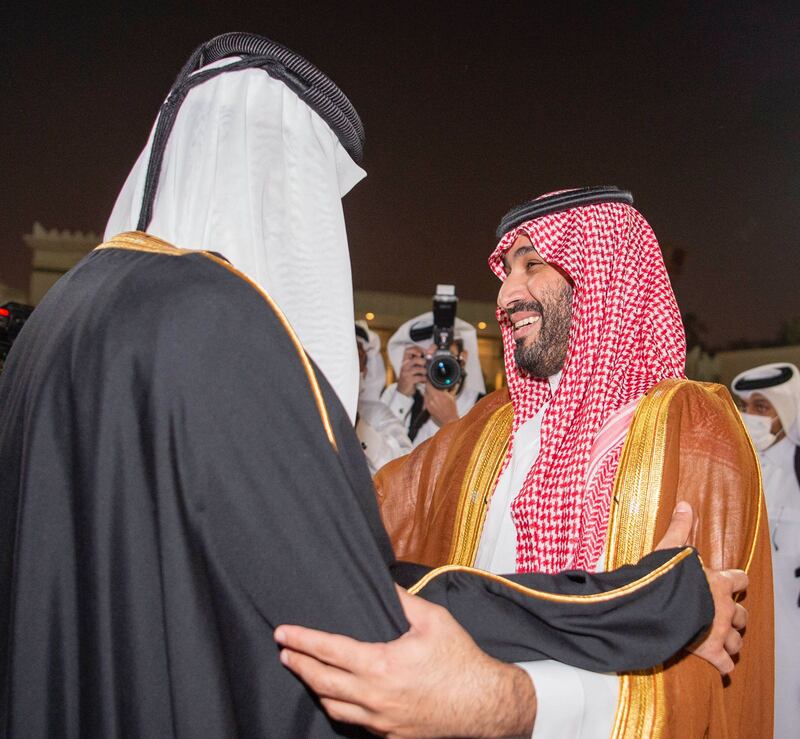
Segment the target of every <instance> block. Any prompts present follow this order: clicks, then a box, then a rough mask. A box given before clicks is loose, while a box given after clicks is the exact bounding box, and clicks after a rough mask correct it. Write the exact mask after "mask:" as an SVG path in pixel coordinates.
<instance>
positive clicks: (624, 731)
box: [611, 668, 665, 739]
mask: <svg viewBox="0 0 800 739" xmlns="http://www.w3.org/2000/svg"><path fill="white" fill-rule="evenodd" d="M663 683H664V675H663V671H662V669H661V668H656V669H654V670H643V671H642V672H630V673H627V674H625V675H621V676H620V685H619V700H618V702H617V714H616V717H615V720H614V728H613V729H612V731H611V739H640V738H641V737H659V736H661V735H662V734H663V732H664V719H665V706H664V684H663Z"/></svg>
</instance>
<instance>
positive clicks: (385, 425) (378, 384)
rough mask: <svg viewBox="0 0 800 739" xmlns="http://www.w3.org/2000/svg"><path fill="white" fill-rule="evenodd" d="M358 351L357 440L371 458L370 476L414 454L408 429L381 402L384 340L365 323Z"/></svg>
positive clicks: (358, 337)
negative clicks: (390, 463)
mask: <svg viewBox="0 0 800 739" xmlns="http://www.w3.org/2000/svg"><path fill="white" fill-rule="evenodd" d="M356 347H357V348H358V366H359V372H360V382H359V392H358V413H357V415H356V436H358V440H359V441H360V442H361V448H362V449H363V450H364V455H365V456H366V458H367V465H368V466H369V471H370V474H372V475H374V474H375V473H376V472H377V471H378V470H379V469H380V468H381V467H383V465H385V464H386V463H387V462H391V461H392V460H393V459H396V458H397V457H402V456H403V455H404V454H408V453H409V452H410V451H411V441H409V438H408V435H407V434H406V428H405V426H403V424H402V423H401V422H400V421H399V420H398V419H397V416H395V414H394V413H392V411H391V410H389V407H388V406H387V405H386V403H384V402H383V401H382V400H380V399H379V396H380V394H381V390H382V389H383V383H384V380H385V377H386V372H385V370H384V366H383V359H382V358H381V352H380V347H381V340H380V338H379V337H378V335H377V334H376V333H375V332H374V331H370V330H369V328H368V327H367V326H366V324H364V323H363V322H361V321H356Z"/></svg>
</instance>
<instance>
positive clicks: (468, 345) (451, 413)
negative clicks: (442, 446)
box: [381, 311, 486, 446]
mask: <svg viewBox="0 0 800 739" xmlns="http://www.w3.org/2000/svg"><path fill="white" fill-rule="evenodd" d="M428 326H430V327H431V331H430V332H428V333H427V337H426V338H425V339H424V340H421V339H417V340H416V341H414V340H413V339H412V335H413V336H414V337H417V336H418V335H419V334H420V333H424V329H425V327H428ZM432 329H433V312H432V311H428V312H427V313H423V314H422V315H419V316H417V317H416V318H412V319H411V320H410V321H407V322H406V323H404V324H403V325H402V326H401V327H400V328H399V329H397V331H396V332H395V333H394V334H393V335H392V337H391V338H390V339H389V343H388V344H387V353H388V355H389V361H390V362H391V363H392V368H393V369H394V372H395V375H396V376H397V382H396V383H392V384H391V385H389V386H388V387H387V388H386V390H384V392H383V395H382V396H381V399H382V400H383V402H384V403H386V404H387V405H388V406H389V407H390V408H391V409H392V411H393V412H394V414H395V415H396V416H397V417H398V418H399V419H400V420H401V421H402V422H403V424H404V425H405V427H406V430H407V433H408V436H409V439H411V441H412V443H413V445H414V446H417V445H418V444H421V443H422V442H423V441H425V440H426V439H429V438H430V437H431V436H433V435H434V434H435V433H436V432H437V431H438V430H439V428H440V427H441V426H444V425H445V424H446V423H450V422H451V421H455V420H457V419H458V418H460V417H461V416H463V415H464V414H465V413H467V412H468V411H469V410H470V408H472V406H473V405H475V403H476V402H477V401H478V400H479V399H480V398H481V397H482V396H483V395H484V394H485V393H486V387H485V385H484V383H483V373H482V372H481V365H480V361H479V360H478V338H477V333H476V331H475V327H474V326H472V325H471V324H469V323H467V322H466V321H462V320H461V319H459V318H456V319H455V325H454V340H453V342H452V344H451V345H450V347H449V348H450V352H451V353H452V354H453V356H454V357H456V358H457V359H458V361H459V363H460V365H461V378H460V380H459V381H458V382H457V383H456V384H455V385H454V386H453V387H452V388H450V389H447V390H440V389H437V388H436V387H434V386H433V385H431V382H430V379H429V378H428V373H427V366H428V359H430V358H431V357H432V356H433V354H434V352H435V351H436V344H435V343H433V339H432V335H433V333H432Z"/></svg>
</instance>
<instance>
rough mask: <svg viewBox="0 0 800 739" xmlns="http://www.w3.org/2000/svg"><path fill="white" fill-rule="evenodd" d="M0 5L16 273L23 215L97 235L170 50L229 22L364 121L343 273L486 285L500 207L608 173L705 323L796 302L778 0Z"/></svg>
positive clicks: (796, 92) (4, 277) (790, 39)
mask: <svg viewBox="0 0 800 739" xmlns="http://www.w3.org/2000/svg"><path fill="white" fill-rule="evenodd" d="M745 6H746V7H745ZM793 6H794V7H793ZM37 8H38V9H37ZM4 21H5V22H4V24H3V25H4V43H3V51H2V54H3V59H2V62H3V69H4V75H3V81H2V97H1V98H0V99H2V101H3V114H2V116H0V121H1V122H0V126H2V148H0V167H1V168H2V192H1V193H0V198H1V199H0V202H2V210H1V211H0V213H1V214H2V220H1V221H0V247H2V251H0V281H3V282H6V283H8V284H9V285H12V286H14V287H18V288H22V289H27V280H28V273H29V269H30V253H29V250H28V249H27V248H26V247H24V246H23V245H22V238H21V237H22V234H23V233H27V232H29V231H30V229H31V226H32V224H33V222H34V221H35V220H38V221H41V222H42V223H43V224H44V225H45V226H46V227H47V228H55V227H57V228H59V229H71V230H72V229H83V230H95V231H97V232H99V233H101V234H102V231H103V228H104V225H105V220H106V217H107V215H108V213H109V212H110V210H111V206H112V205H113V202H114V200H115V198H116V195H117V192H118V190H119V189H120V187H121V186H122V183H123V181H124V179H125V177H126V175H127V172H128V170H129V168H130V167H131V166H132V164H133V162H134V160H135V158H136V156H137V155H138V153H139V151H140V149H141V148H142V147H143V146H144V143H145V141H146V138H147V135H148V133H149V130H150V127H151V125H152V123H153V120H154V118H155V115H156V112H157V110H158V106H159V104H160V102H161V100H162V98H163V97H164V96H165V94H166V92H167V91H168V89H169V87H170V84H171V83H172V80H173V78H174V77H175V75H176V74H177V72H178V70H179V68H180V67H181V65H182V64H183V62H184V60H185V58H186V57H187V56H188V55H189V53H190V52H191V51H192V49H193V48H194V47H195V46H196V45H198V44H199V43H201V42H202V41H204V40H206V39H207V38H210V37H211V36H213V35H215V34H217V33H221V32H223V31H229V30H245V31H254V32H257V33H261V34H263V35H266V36H269V37H272V38H274V39H275V40H277V41H280V42H282V43H284V44H286V45H287V46H290V47H291V48H293V49H295V50H296V51H298V52H300V53H302V54H303V55H305V56H307V57H308V58H309V59H310V60H311V61H313V62H314V63H315V64H317V65H318V66H319V67H320V68H321V69H323V70H324V71H325V72H327V73H328V74H329V75H330V76H331V77H332V78H333V79H334V80H335V81H336V82H337V83H338V84H339V85H340V86H341V87H342V89H343V90H344V91H345V93H346V94H347V95H348V96H349V97H350V99H351V100H352V101H353V103H354V105H355V106H356V108H357V110H358V111H359V113H360V115H361V117H362V119H363V121H364V124H365V127H366V131H367V146H366V157H365V167H366V169H367V171H368V173H369V177H368V178H367V179H366V180H365V181H364V182H362V183H361V184H360V185H358V186H357V187H356V188H355V190H354V191H353V192H352V193H351V194H350V195H349V196H348V197H347V198H346V199H345V208H346V215H347V218H348V231H349V237H350V245H351V253H352V260H353V274H354V281H355V287H356V288H361V289H371V290H387V291H403V292H409V293H416V294H428V293H430V292H431V291H432V289H433V287H434V285H435V283H436V282H450V281H452V282H455V283H456V285H457V288H458V292H459V295H460V296H461V297H463V298H474V299H482V300H492V299H494V296H495V293H496V288H497V284H496V281H495V278H494V277H493V276H492V275H491V274H490V273H489V271H488V269H487V267H486V256H487V255H488V253H489V252H490V251H491V249H492V248H493V246H494V236H493V233H494V228H495V226H496V224H497V222H498V220H499V218H500V216H501V215H502V214H503V213H504V211H505V210H506V209H507V208H508V206H510V205H513V204H516V203H517V202H518V201H520V200H523V199H525V198H527V197H528V196H532V195H536V194H539V193H541V192H543V191H548V190H554V189H559V188H564V187H571V186H581V185H587V184H617V185H620V186H624V187H627V188H630V189H631V190H633V192H634V195H635V197H636V203H637V206H638V207H639V209H640V210H641V211H642V212H643V213H644V214H645V216H646V217H647V218H648V220H649V221H650V222H651V224H652V225H653V227H654V229H655V231H656V234H657V235H658V237H659V239H660V241H661V242H662V243H664V244H667V245H669V246H672V247H679V248H682V249H685V250H686V253H687V258H686V261H685V264H684V267H683V271H682V273H681V274H680V275H679V276H678V278H677V279H676V282H675V288H676V292H677V294H678V299H679V302H680V304H681V307H682V309H683V310H684V311H687V312H692V313H695V314H696V315H697V316H698V317H699V318H700V319H701V320H702V321H703V322H704V323H705V324H706V325H707V327H708V333H707V336H706V339H707V342H708V343H709V344H710V345H712V346H715V345H716V346H719V345H722V344H725V343H729V342H731V341H733V340H736V339H740V338H742V339H748V340H751V341H769V340H773V339H775V337H776V336H777V335H778V333H779V330H780V328H781V325H782V324H783V323H784V322H785V321H786V320H787V319H790V318H793V317H798V316H800V295H798V282H799V281H800V280H799V278H800V249H799V247H800V237H799V236H798V230H797V224H798V220H800V166H799V165H800V127H799V126H798V123H799V122H800V121H799V117H800V116H799V114H800V12H799V11H798V10H797V5H796V3H760V2H759V3H747V4H744V3H729V2H706V3H683V2H672V3H651V4H648V5H645V4H644V3H613V4H612V3H601V2H597V3H574V2H567V3H562V4H559V6H558V7H557V8H555V9H554V8H553V6H552V4H550V3H535V2H485V3H469V4H467V3H463V2H462V3H459V2H449V1H444V2H430V3H415V2H402V3H389V2H379V3H348V2H344V1H342V2H307V3H292V4H289V3H285V4H278V3H271V2H260V3H250V4H245V3H235V2H228V3H218V4H215V5H213V6H211V5H207V4H203V3H185V4H168V3H158V4H148V3H137V4H133V3H131V4H129V5H116V6H115V5H111V4H108V3H106V4H104V5H103V7H102V9H96V10H92V11H88V10H83V11H81V10H79V9H78V4H77V3H76V4H74V5H72V6H71V7H62V8H60V7H59V6H57V5H54V4H50V5H47V6H44V5H41V6H37V5H27V6H24V7H23V5H22V4H21V3H19V4H16V7H15V8H13V9H12V10H10V11H9V10H7V11H6V12H5V17H4ZM310 227H312V228H313V224H310ZM209 247H212V248H213V245H209ZM301 277H302V275H298V280H300V279H301Z"/></svg>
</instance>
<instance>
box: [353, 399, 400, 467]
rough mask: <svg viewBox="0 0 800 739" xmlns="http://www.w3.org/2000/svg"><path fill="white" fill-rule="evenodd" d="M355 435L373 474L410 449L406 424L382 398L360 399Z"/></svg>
mask: <svg viewBox="0 0 800 739" xmlns="http://www.w3.org/2000/svg"><path fill="white" fill-rule="evenodd" d="M356 436H358V440H359V441H360V442H361V448H362V449H363V450H364V454H365V455H366V457H367V464H368V465H369V471H370V474H372V475H375V473H376V472H377V471H378V470H379V469H380V468H381V467H383V465H385V464H387V463H388V462H391V461H392V460H393V459H396V458H397V457H402V456H403V455H404V454H408V453H409V452H410V451H411V440H410V439H409V438H408V435H407V434H406V429H405V426H403V424H402V423H401V422H400V421H399V420H398V419H397V416H395V414H394V413H392V411H391V410H389V408H388V406H387V405H386V403H382V402H381V401H380V400H367V399H365V398H360V399H359V401H358V421H357V422H356Z"/></svg>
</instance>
